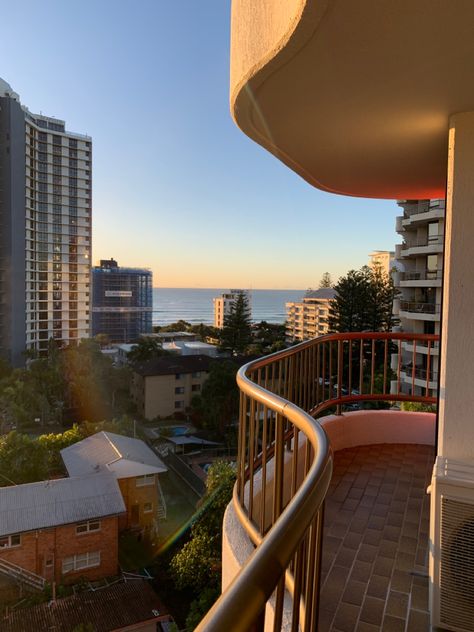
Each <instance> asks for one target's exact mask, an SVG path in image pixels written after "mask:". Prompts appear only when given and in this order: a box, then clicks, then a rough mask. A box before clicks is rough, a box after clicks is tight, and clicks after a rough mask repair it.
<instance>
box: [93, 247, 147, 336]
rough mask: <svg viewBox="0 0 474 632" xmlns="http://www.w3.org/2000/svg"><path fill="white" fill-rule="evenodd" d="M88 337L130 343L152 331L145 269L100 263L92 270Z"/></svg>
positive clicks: (103, 261)
mask: <svg viewBox="0 0 474 632" xmlns="http://www.w3.org/2000/svg"><path fill="white" fill-rule="evenodd" d="M92 297H93V298H92V335H93V336H96V335H97V334H107V336H109V338H110V341H111V342H119V343H123V342H125V343H126V342H131V341H133V340H137V339H138V338H140V336H141V335H142V334H149V333H151V331H152V315H153V314H152V312H153V275H152V272H151V270H148V269H146V268H121V267H120V266H119V265H118V263H117V261H115V260H114V259H102V260H101V262H100V266H97V267H94V268H93V269H92Z"/></svg>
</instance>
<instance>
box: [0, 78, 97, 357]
mask: <svg viewBox="0 0 474 632" xmlns="http://www.w3.org/2000/svg"><path fill="white" fill-rule="evenodd" d="M91 173H92V141H91V138H90V137H89V136H83V135H81V134H76V133H72V132H68V131H66V128H65V122H64V121H61V120H59V119H55V118H51V117H48V116H44V115H42V114H32V113H31V112H30V111H29V110H28V108H26V107H25V106H24V105H22V104H21V103H20V99H19V97H18V95H17V94H16V93H15V92H13V90H12V89H11V87H10V86H9V85H8V83H6V82H5V81H3V80H1V79H0V355H2V356H3V357H5V358H6V359H7V360H9V361H10V362H12V363H13V364H14V365H20V364H22V363H23V362H24V356H23V352H24V351H25V350H27V351H32V352H38V353H39V354H40V355H43V354H45V353H46V352H47V349H48V341H49V340H50V339H51V338H53V339H54V340H55V341H56V342H57V343H58V344H60V345H61V346H63V345H68V344H75V343H76V342H77V341H78V340H80V339H81V338H86V337H88V336H89V330H90V327H89V292H90V289H89V285H90V257H91V210H92V192H91V184H92V176H91Z"/></svg>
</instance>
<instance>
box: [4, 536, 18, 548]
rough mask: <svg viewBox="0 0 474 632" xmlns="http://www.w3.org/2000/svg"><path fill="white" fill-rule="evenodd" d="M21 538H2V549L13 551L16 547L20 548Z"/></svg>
mask: <svg viewBox="0 0 474 632" xmlns="http://www.w3.org/2000/svg"><path fill="white" fill-rule="evenodd" d="M20 544H21V536H20V535H19V534H14V535H6V536H4V537H3V538H0V549H11V548H12V547H14V546H20Z"/></svg>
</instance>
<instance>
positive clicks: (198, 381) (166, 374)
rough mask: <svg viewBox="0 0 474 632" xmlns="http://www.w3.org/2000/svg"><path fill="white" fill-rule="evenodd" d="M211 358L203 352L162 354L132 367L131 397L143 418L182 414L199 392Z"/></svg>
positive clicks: (205, 377) (207, 373)
mask: <svg viewBox="0 0 474 632" xmlns="http://www.w3.org/2000/svg"><path fill="white" fill-rule="evenodd" d="M211 362H212V359H211V358H209V357H208V356H205V355H189V356H172V357H171V356H164V357H161V358H156V359H155V360H150V361H149V362H144V363H143V364H141V365H136V366H135V367H134V368H133V381H132V396H133V399H134V401H135V403H136V405H137V409H138V412H139V413H140V415H142V417H145V419H154V418H155V417H169V416H170V415H173V414H175V413H184V412H185V410H186V408H188V407H189V406H190V405H191V400H192V398H193V397H194V396H195V395H199V394H200V393H201V390H202V387H203V385H204V383H205V381H206V380H207V378H208V376H209V370H210V365H211Z"/></svg>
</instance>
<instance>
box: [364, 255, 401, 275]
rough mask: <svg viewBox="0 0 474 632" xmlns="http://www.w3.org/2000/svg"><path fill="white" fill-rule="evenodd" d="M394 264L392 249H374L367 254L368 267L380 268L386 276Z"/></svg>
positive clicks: (372, 268)
mask: <svg viewBox="0 0 474 632" xmlns="http://www.w3.org/2000/svg"><path fill="white" fill-rule="evenodd" d="M394 265H395V252H394V251H393V250H374V251H373V252H371V253H370V254H369V268H370V269H371V270H374V269H375V268H376V267H377V268H380V269H381V270H382V272H384V273H385V274H386V275H387V276H389V275H390V273H391V272H392V270H393V268H394Z"/></svg>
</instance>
